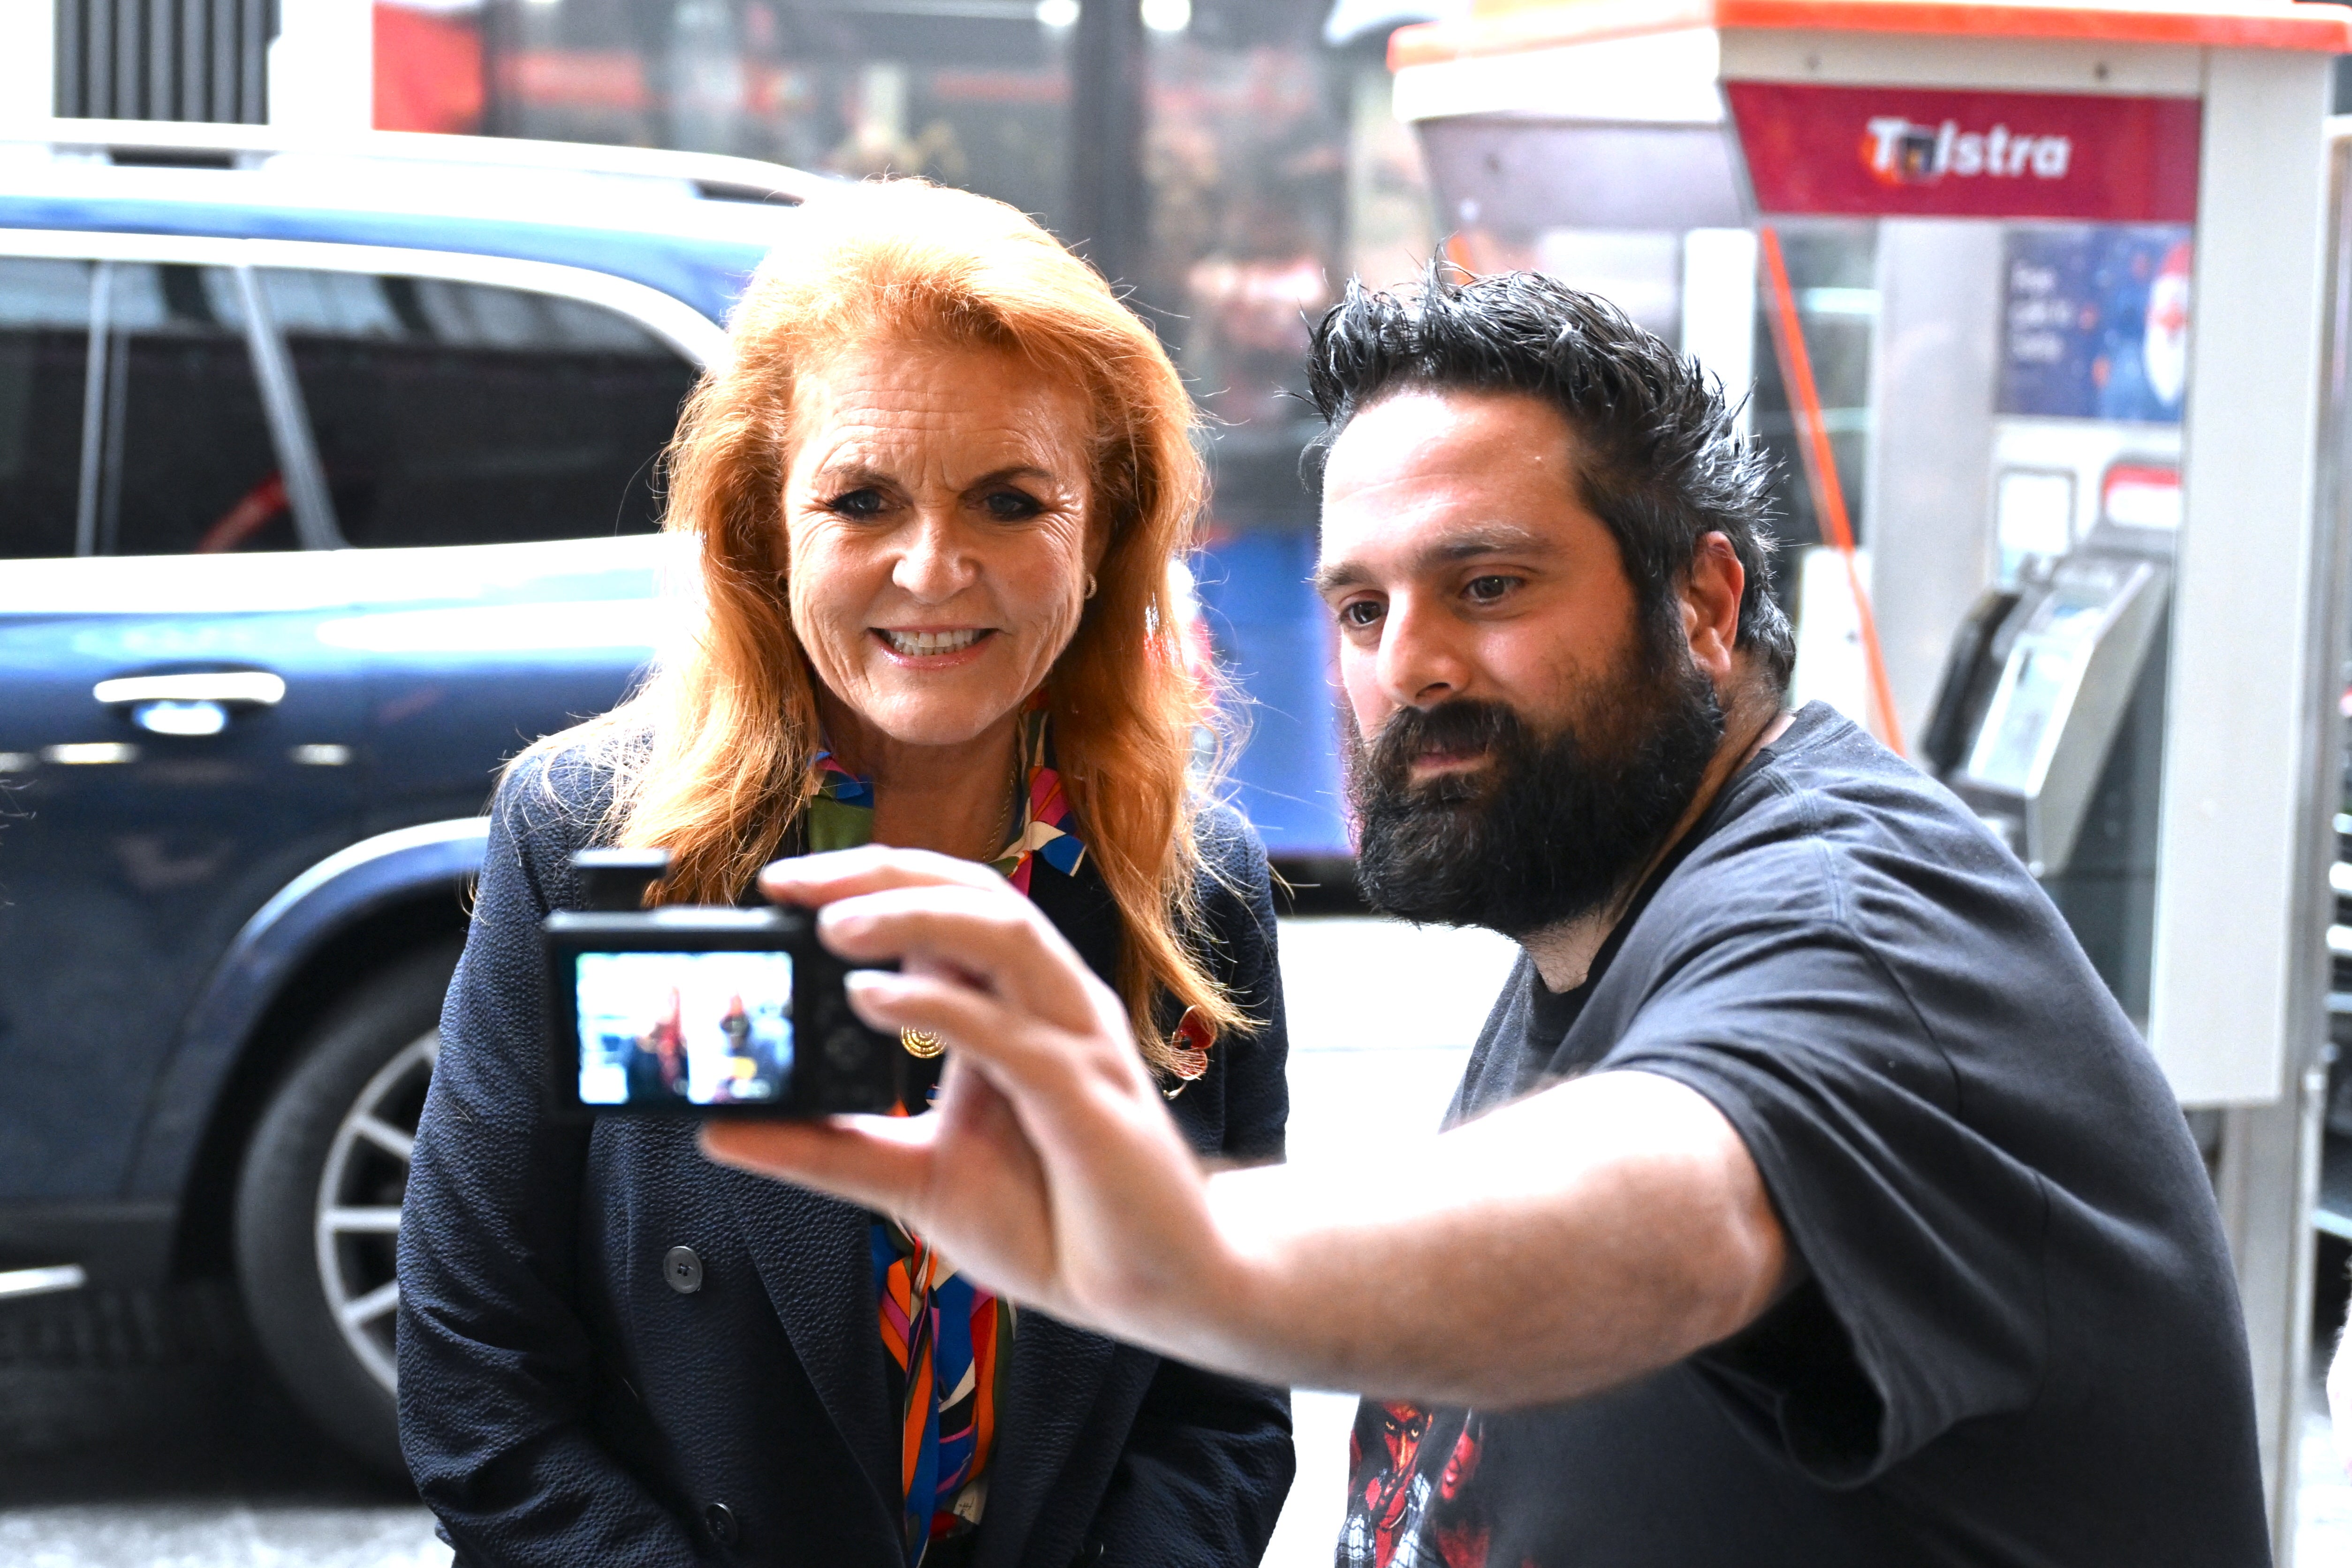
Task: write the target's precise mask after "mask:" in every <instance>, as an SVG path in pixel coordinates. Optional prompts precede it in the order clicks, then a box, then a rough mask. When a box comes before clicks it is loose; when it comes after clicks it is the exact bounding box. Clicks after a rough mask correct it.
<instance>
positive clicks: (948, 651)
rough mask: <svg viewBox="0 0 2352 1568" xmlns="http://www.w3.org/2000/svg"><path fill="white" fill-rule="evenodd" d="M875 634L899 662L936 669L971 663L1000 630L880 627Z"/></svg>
mask: <svg viewBox="0 0 2352 1568" xmlns="http://www.w3.org/2000/svg"><path fill="white" fill-rule="evenodd" d="M874 635H875V636H876V637H877V639H879V640H880V642H881V643H882V645H883V646H884V647H885V648H887V649H888V650H889V651H890V653H891V654H892V656H893V657H894V658H896V659H897V661H898V663H899V664H905V665H908V666H909V667H911V668H914V669H919V670H936V669H942V668H945V667H947V666H949V665H951V664H969V663H971V660H972V659H973V658H977V657H978V656H979V654H980V653H981V651H982V648H984V647H985V646H986V644H987V643H988V641H989V639H991V638H992V637H994V636H995V635H996V629H995V628H994V627H992V626H961V627H954V628H946V629H942V628H932V627H912V626H898V627H894V626H877V627H875V628H874Z"/></svg>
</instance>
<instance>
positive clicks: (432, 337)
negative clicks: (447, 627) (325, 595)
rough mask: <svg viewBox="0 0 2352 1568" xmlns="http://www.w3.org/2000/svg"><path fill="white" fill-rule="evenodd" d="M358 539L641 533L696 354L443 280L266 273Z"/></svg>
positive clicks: (440, 541)
mask: <svg viewBox="0 0 2352 1568" xmlns="http://www.w3.org/2000/svg"><path fill="white" fill-rule="evenodd" d="M261 279H262V287H263V290H264V294H265V296H266V298H268V301H269V307H270V313H271V315H272V316H273V317H274V318H275V319H276V320H277V324H278V330H279V331H280V332H281V333H282V334H284V337H285V340H286V344H287V348H288V351H289V354H290V356H291V358H292V360H293V364H294V374H295V379H296V381H297V382H299V385H300V387H301V390H302V396H303V400H304V402H305V404H306V406H307V408H308V410H309V413H310V426H311V434H312V438H313V439H314V441H315V442H316V443H317V445H318V449H319V456H320V464H321V465H322V466H323V467H324V468H325V470H326V478H327V486H328V489H329V491H330V493H331V495H332V497H333V499H334V509H335V517H336V520H337V522H338V523H339V524H340V525H341V529H342V533H343V537H344V538H346V539H348V540H349V541H350V542H351V543H352V544H353V545H355V546H362V547H364V546H394V545H454V544H490V543H499V542H507V541H519V540H527V539H558V538H589V537H593V536H599V535H610V534H615V533H641V532H646V531H648V530H650V529H652V528H656V527H658V526H659V524H660V510H659V505H658V502H657V500H656V488H655V486H656V474H655V466H656V462H657V460H658V459H659V456H660V454H661V451H662V448H663V447H664V446H665V445H666V444H667V443H668V441H669V439H670V437H671V435H672V434H674V433H675V431H676V428H677V415H678V409H679V405H680V404H681V403H683V402H684V401H685V399H686V395H687V393H688V392H689V391H691V390H692V388H693V386H694V381H695V377H696V373H697V372H696V370H695V367H694V366H693V365H691V364H689V363H688V361H686V360H685V359H684V358H683V357H681V356H680V355H679V353H678V352H677V350H675V349H673V348H671V347H670V346H669V345H668V344H667V343H665V342H664V341H662V340H660V339H658V338H656V337H655V336H654V335H653V334H652V333H651V332H649V331H647V330H646V329H645V328H643V327H641V326H639V325H638V324H637V323H636V322H635V321H633V320H631V319H628V318H627V317H625V316H623V315H621V314H619V313H618V312H616V311H614V310H611V309H608V308H604V307H603V306H600V305H592V304H588V303H585V302H583V301H581V300H576V299H567V298H561V297H559V296H554V295H547V294H540V293H535V292H531V291H529V290H525V289H518V288H502V287H489V286H487V285H482V284H473V283H458V282H451V281H448V280H446V279H441V278H430V277H399V276H378V275H374V274H367V273H347V272H323V271H319V272H313V271H297V270H291V269H285V270H279V269H270V270H267V271H264V272H263V273H262V274H261Z"/></svg>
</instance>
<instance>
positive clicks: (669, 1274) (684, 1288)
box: [662, 1247, 702, 1296]
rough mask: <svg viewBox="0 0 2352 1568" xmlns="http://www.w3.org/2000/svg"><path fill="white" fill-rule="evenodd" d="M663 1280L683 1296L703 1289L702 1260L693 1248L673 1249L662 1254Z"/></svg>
mask: <svg viewBox="0 0 2352 1568" xmlns="http://www.w3.org/2000/svg"><path fill="white" fill-rule="evenodd" d="M662 1278H663V1279H665V1280H667V1281H669V1288H670V1289H671V1290H673V1291H677V1293H678V1294H679V1295H681V1296H690V1295H692V1294H694V1292H695V1291H698V1290H700V1289H702V1260H701V1259H699V1258H698V1257H696V1256H695V1255H694V1249H693V1248H691V1247H673V1248H671V1249H669V1250H668V1251H667V1252H665V1253H663V1254H662Z"/></svg>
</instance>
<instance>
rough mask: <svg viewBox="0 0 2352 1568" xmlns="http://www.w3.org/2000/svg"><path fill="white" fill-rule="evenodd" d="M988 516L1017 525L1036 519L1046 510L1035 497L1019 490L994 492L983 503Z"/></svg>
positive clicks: (983, 499) (984, 498)
mask: <svg viewBox="0 0 2352 1568" xmlns="http://www.w3.org/2000/svg"><path fill="white" fill-rule="evenodd" d="M980 504H981V506H982V508H983V509H984V510H986V512H987V513H988V515H989V516H990V517H994V518H995V519H996V520H997V521H998V522H1000V523H1017V522H1022V521H1024V520H1025V519H1027V518H1030V517H1035V516H1036V515H1037V514H1038V513H1039V512H1041V511H1043V510H1044V509H1045V508H1044V507H1040V506H1039V505H1038V504H1037V498H1036V497H1034V496H1027V495H1024V494H1023V493H1022V492H1020V491H1018V490H992V491H990V492H989V493H988V495H987V496H986V497H983V498H982V501H981V503H980Z"/></svg>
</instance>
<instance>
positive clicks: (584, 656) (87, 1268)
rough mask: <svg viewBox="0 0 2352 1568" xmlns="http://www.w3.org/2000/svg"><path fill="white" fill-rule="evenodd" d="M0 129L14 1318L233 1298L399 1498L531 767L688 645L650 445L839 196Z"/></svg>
mask: <svg viewBox="0 0 2352 1568" xmlns="http://www.w3.org/2000/svg"><path fill="white" fill-rule="evenodd" d="M40 134H41V139H40V140H36V141H13V142H11V141H0V1294H5V1293H7V1291H9V1290H12V1289H13V1290H16V1291H28V1290H32V1289H35V1288H38V1287H41V1286H45V1285H47V1286H57V1287H62V1288H71V1287H73V1286H75V1285H77V1284H80V1283H87V1284H89V1285H92V1286H106V1285H118V1286H126V1287H142V1286H146V1285H150V1284H154V1283H157V1282H160V1281H164V1280H167V1279H171V1278H176V1277H190V1276H205V1275H219V1274H230V1275H233V1276H234V1277H235V1279H236V1281H237V1283H238V1286H239V1288H240V1291H241V1293H242V1295H243V1299H244V1301H245V1302H246V1305H247V1311H248V1312H249V1314H250V1316H251V1318H252V1319H253V1321H254V1324H255V1327H256V1329H257V1337H258V1339H259V1342H260V1343H261V1344H262V1345H263V1346H264V1348H265V1350H266V1351H267V1353H268V1355H269V1357H270V1359H271V1361H272V1363H273V1364H274V1365H275V1366H276V1368H277V1369H278V1372H279V1373H280V1374H281V1375H282V1376H283V1377H284V1379H285V1381H286V1382H287V1384H288V1385H289V1387H290V1388H291V1390H292V1391H293V1393H294V1394H295V1395H296V1396H298V1397H299V1400H300V1401H301V1403H302V1405H303V1406H305V1408H307V1409H308V1410H309V1411H310V1413H311V1414H312V1416H315V1417H316V1419H317V1420H318V1422H319V1423H320V1426H321V1427H322V1428H324V1429H325V1430H327V1431H328V1432H330V1433H331V1434H332V1435H333V1436H335V1437H338V1438H340V1439H341V1441H342V1442H343V1443H345V1444H346V1445H347V1446H349V1447H351V1448H353V1449H354V1450H355V1451H357V1452H358V1453H360V1454H361V1455H362V1456H364V1457H367V1458H371V1459H373V1460H375V1461H377V1462H379V1463H381V1464H383V1465H384V1466H386V1467H396V1466H397V1464H398V1452H397V1448H396V1445H395V1442H394V1422H393V1405H392V1381H393V1369H392V1333H393V1322H394V1310H393V1309H394V1305H395V1303H396V1301H397V1300H398V1289H399V1287H398V1284H397V1282H396V1281H395V1280H394V1271H393V1249H394V1236H395V1234H396V1232H397V1229H398V1227H399V1223H400V1201H401V1195H402V1191H403V1188H404V1182H405V1177H406V1167H407V1160H408V1150H409V1142H410V1138H411V1134H412V1133H413V1131H414V1129H415V1124H416V1115H417V1111H418V1109H419V1106H420V1104H421V1103H422V1099H423V1095H424V1090H425V1082H426V1079H427V1076H428V1074H429V1073H430V1071H431V1070H432V1064H433V1057H434V1051H435V1050H436V1032H435V1031H436V1020H437V1019H438V1016H439V1011H440V1003H441V995H442V992H443V990H444V989H445V988H446V985H447V981H448V977H449V973H450V969H451V967H452V965H453V964H454V962H455V960H456V957H457V949H458V946H459V943H460V942H461V940H462V938H463V936H464V931H465V924H466V902H465V900H466V889H467V885H468V883H469V881H470V879H471V877H472V876H473V874H474V873H475V871H476V869H477V867H478V863H479V861H480V858H481V854H482V845H483V822H482V819H481V818H480V816H479V815H478V813H479V812H480V810H481V809H482V806H483V803H484V801H485V800H486V798H487V795H488V789H489V788H490V785H491V782H492V777H493V773H494V770H495V769H496V768H497V767H498V766H499V762H500V761H501V759H502V758H506V757H508V756H509V755H511V754H512V753H513V752H514V751H515V750H516V749H518V748H519V747H521V746H522V745H523V744H525V743H527V742H528V741H530V740H531V739H533V738H535V737H538V736H540V735H542V734H546V733H549V732H551V731H553V730H556V729H560V728H562V727H565V726H566V725H568V724H570V723H571V722H572V720H573V719H574V718H575V717H577V716H583V715H587V714H591V713H594V712H598V711H601V710H603V709H604V708H606V707H608V706H611V705H612V704H613V703H614V701H615V700H616V699H617V698H618V697H619V696H620V695H622V694H623V692H624V691H625V689H626V688H627V686H628V685H629V683H630V682H631V680H632V679H633V678H634V677H635V674H636V673H637V672H638V671H640V670H641V669H643V668H644V667H645V666H646V664H647V663H648V661H649V660H650V659H651V658H652V657H653V656H654V655H655V654H656V652H657V651H658V649H659V647H660V646H661V644H662V642H663V639H664V638H665V637H666V636H667V634H668V632H669V629H668V628H667V626H666V625H665V623H664V621H663V611H662V609H661V601H659V600H658V599H657V598H656V584H657V581H658V580H659V578H660V576H661V574H662V572H663V570H664V560H665V557H666V555H667V553H668V552H669V549H670V546H669V544H668V542H667V541H666V540H665V539H663V538H660V537H659V536H658V535H656V533H655V532H654V531H653V530H654V529H655V527H656V514H657V505H658V503H657V496H656V467H655V465H656V456H657V455H658V454H659V452H660V450H661V448H662V446H663V444H664V443H665V442H666V441H667V439H668V437H669V435H670V433H671V431H672V429H673V427H674V425H675V423H676V420H677V410H678V405H679V402H680V401H681V400H682V399H683V398H684V397H685V395H686V394H687V392H688V389H689V388H690V387H691V386H692V385H693V383H694V381H695V379H696V377H697V375H698V373H699V371H700V370H701V368H702V367H703V366H704V364H706V363H707V362H708V361H709V360H710V359H711V358H712V357H713V356H714V355H717V354H718V353H719V352H720V351H721V350H722V349H723V346H724V337H723V334H722V332H721V329H720V327H719V322H720V321H721V319H723V317H724V315H725V312H726V310H727V308H728V306H729V304H730V301H731V300H732V299H733V298H734V296H735V294H736V292H737V291H738V290H739V289H740V287H741V285H742V283H743V281H744V279H745V278H746V277H747V276H748V275H749V273H750V272H751V268H752V267H754V266H755V265H756V264H757V262H758V260H759V258H760V256H761V254H762V253H763V252H764V251H765V250H766V249H767V247H768V246H771V245H772V244H773V243H774V242H775V241H776V240H777V239H778V238H779V237H781V236H782V235H784V234H786V233H787V232H788V231H789V228H790V225H793V224H794V223H796V222H800V221H803V216H802V214H801V213H800V212H798V211H797V210H796V209H797V208H798V207H799V206H800V204H801V203H802V201H803V198H813V199H814V200H817V201H819V202H821V199H822V198H821V191H822V183H821V182H820V181H818V180H817V179H815V178H814V177H813V176H807V175H803V174H799V173H796V172H793V171H790V170H785V169H780V168H776V167H774V166H772V165H767V164H759V163H751V162H744V161H740V160H735V159H727V158H716V157H703V156H697V155H680V154H667V153H653V152H636V151H633V150H627V149H614V148H581V147H556V146H552V145H544V144H535V143H529V142H507V141H470V140H467V139H460V138H441V137H424V136H400V135H389V134H379V135H372V136H367V137H362V138H357V139H353V140H352V141H349V142H348V143H344V144H341V145H333V146H324V145H318V144H310V145H297V144H291V143H287V142H282V141H273V140H272V139H271V137H270V135H269V133H268V132H267V131H257V130H247V129H243V128H234V127H195V126H169V125H151V124H132V123H105V122H96V121H88V122H68V121H56V122H50V123H49V124H47V125H46V126H44V127H43V128H42V129H41V133H40Z"/></svg>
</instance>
